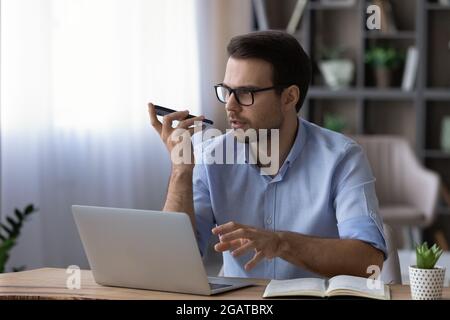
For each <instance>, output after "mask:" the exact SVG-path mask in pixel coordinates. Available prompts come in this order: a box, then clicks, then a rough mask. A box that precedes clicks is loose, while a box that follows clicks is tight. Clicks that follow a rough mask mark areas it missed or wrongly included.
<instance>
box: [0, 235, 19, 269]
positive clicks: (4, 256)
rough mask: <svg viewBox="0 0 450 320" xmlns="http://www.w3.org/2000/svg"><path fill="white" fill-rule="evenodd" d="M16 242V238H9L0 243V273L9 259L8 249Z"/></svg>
mask: <svg viewBox="0 0 450 320" xmlns="http://www.w3.org/2000/svg"><path fill="white" fill-rule="evenodd" d="M15 244H16V239H13V238H10V239H7V240H6V241H4V242H2V243H1V244H0V273H3V272H4V271H5V265H6V262H8V259H9V251H10V250H11V249H12V247H14V245H15Z"/></svg>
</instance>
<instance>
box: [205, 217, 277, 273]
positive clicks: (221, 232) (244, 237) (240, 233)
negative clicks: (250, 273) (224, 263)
mask: <svg viewBox="0 0 450 320" xmlns="http://www.w3.org/2000/svg"><path fill="white" fill-rule="evenodd" d="M212 233H213V234H215V235H218V236H219V239H220V242H219V243H217V244H216V245H215V246H214V249H215V250H216V251H218V252H223V251H227V250H230V251H231V255H232V256H233V257H238V256H241V255H243V254H244V253H246V252H247V251H250V250H254V252H255V254H254V255H253V258H252V259H251V260H250V261H249V262H247V263H246V265H245V270H250V269H252V268H253V267H255V266H256V265H257V264H258V263H259V262H260V261H261V260H262V259H264V258H267V259H273V258H275V257H277V256H278V249H279V246H280V243H281V239H280V237H279V234H278V233H277V232H275V231H267V230H262V229H257V228H253V227H250V226H246V225H243V224H238V223H235V222H228V223H225V224H222V225H220V226H217V227H215V228H213V229H212Z"/></svg>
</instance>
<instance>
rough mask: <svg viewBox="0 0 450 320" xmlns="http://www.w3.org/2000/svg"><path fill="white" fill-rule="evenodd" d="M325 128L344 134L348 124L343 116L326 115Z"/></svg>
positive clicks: (324, 119)
mask: <svg viewBox="0 0 450 320" xmlns="http://www.w3.org/2000/svg"><path fill="white" fill-rule="evenodd" d="M323 126H324V127H325V128H327V129H329V130H332V131H336V132H340V133H342V132H343V131H344V130H345V128H346V127H347V123H346V121H345V120H344V118H343V117H341V116H338V115H335V114H332V113H326V114H325V115H324V118H323Z"/></svg>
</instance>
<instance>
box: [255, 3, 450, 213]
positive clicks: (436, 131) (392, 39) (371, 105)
mask: <svg viewBox="0 0 450 320" xmlns="http://www.w3.org/2000/svg"><path fill="white" fill-rule="evenodd" d="M390 2H391V4H392V15H393V18H394V21H395V25H396V30H395V31H393V32H389V33H383V32H381V31H379V30H367V28H366V19H367V17H368V16H369V15H368V14H366V9H367V6H368V5H370V4H371V1H368V0H356V1H355V4H354V5H353V6H349V7H345V6H339V5H329V4H324V3H323V2H321V1H320V0H310V1H309V2H308V4H307V5H306V8H305V11H304V13H303V16H302V20H301V22H300V24H299V28H298V29H297V31H296V32H295V34H294V35H295V37H296V38H297V39H298V40H299V41H300V43H301V44H302V46H303V47H304V49H305V50H306V51H307V52H308V54H309V55H310V57H311V59H312V61H313V69H314V73H313V79H312V85H311V87H310V90H309V94H308V97H307V99H306V101H305V105H304V107H303V108H302V111H301V115H302V116H303V117H305V118H306V119H308V120H310V121H312V122H315V123H318V124H319V125H323V118H324V115H325V113H333V114H338V115H340V116H341V117H343V118H344V119H345V120H346V121H347V123H348V127H347V129H346V130H347V131H346V133H349V134H395V135H401V136H403V137H405V138H406V139H407V140H408V141H409V142H410V144H411V146H412V147H413V148H414V149H415V151H416V154H417V156H418V159H419V160H420V161H421V162H422V163H423V164H424V165H425V166H427V167H428V168H430V169H432V170H434V171H436V172H438V173H439V174H440V175H441V179H442V181H443V183H444V184H445V185H446V186H448V187H449V186H450V153H448V152H445V151H442V150H441V148H440V135H441V123H442V120H443V118H444V117H450V72H449V70H450V33H449V31H448V30H450V6H442V5H440V4H439V1H436V0H391V1H390ZM296 3H297V0H282V1H280V0H266V2H265V6H266V9H267V19H268V24H269V28H270V29H285V27H286V25H287V23H288V21H289V19H290V16H291V13H292V10H293V9H294V7H295V5H296ZM256 26H257V21H255V27H256ZM339 45H340V46H342V47H344V48H346V49H347V50H346V58H349V59H351V60H352V61H353V62H354V64H355V74H354V79H353V81H352V82H351V84H350V86H349V87H348V88H345V89H341V90H336V91H333V90H330V89H329V88H328V87H327V86H326V85H325V84H324V80H323V77H322V75H321V72H320V70H319V68H318V63H319V61H320V51H321V47H322V48H323V46H328V47H333V46H339ZM374 45H382V46H390V47H393V48H395V49H397V50H399V51H400V52H406V50H407V49H408V48H409V47H411V46H415V47H416V48H417V50H418V53H419V63H418V70H417V78H416V81H415V86H414V88H413V90H411V91H403V90H402V89H401V77H402V75H403V67H404V64H403V65H402V66H401V67H400V68H399V70H398V71H397V75H395V74H394V77H393V79H394V83H393V85H392V86H390V87H388V88H383V89H381V88H378V87H376V85H375V83H374V72H373V70H372V68H371V67H370V66H368V65H367V64H366V63H365V58H364V57H365V54H366V52H367V51H368V48H370V47H371V46H374ZM438 213H439V214H448V215H450V207H449V206H448V205H447V204H446V203H444V201H441V203H440V204H439V210H438Z"/></svg>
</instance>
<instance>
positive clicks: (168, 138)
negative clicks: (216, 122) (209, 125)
mask: <svg viewBox="0 0 450 320" xmlns="http://www.w3.org/2000/svg"><path fill="white" fill-rule="evenodd" d="M148 113H149V116H150V122H151V124H152V126H153V128H155V130H156V131H157V132H158V134H159V136H160V137H161V140H162V141H163V143H164V144H165V146H166V148H167V150H168V151H169V153H170V155H171V160H172V162H173V160H174V159H172V150H173V148H174V147H175V146H176V145H177V144H178V143H183V142H185V143H186V141H189V143H190V138H189V139H183V138H182V135H185V134H189V136H192V134H193V132H194V129H195V127H192V126H193V125H194V124H195V122H196V121H202V120H203V119H204V118H205V117H204V116H199V117H194V118H190V119H186V117H187V116H188V115H189V111H187V110H185V111H177V112H173V113H170V114H168V115H166V116H164V117H163V122H162V123H161V122H160V121H159V120H158V118H157V117H156V111H155V107H154V106H153V104H152V103H149V104H148ZM184 119H186V120H184ZM176 120H177V121H179V123H178V125H177V127H175V128H173V127H172V123H173V122H174V121H176ZM178 129H181V130H178ZM180 140H181V141H180ZM189 147H190V148H192V144H191V145H190V146H189ZM191 151H192V150H191ZM184 164H187V163H184ZM188 165H191V166H192V167H193V165H194V155H193V152H191V163H189V164H188Z"/></svg>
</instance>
